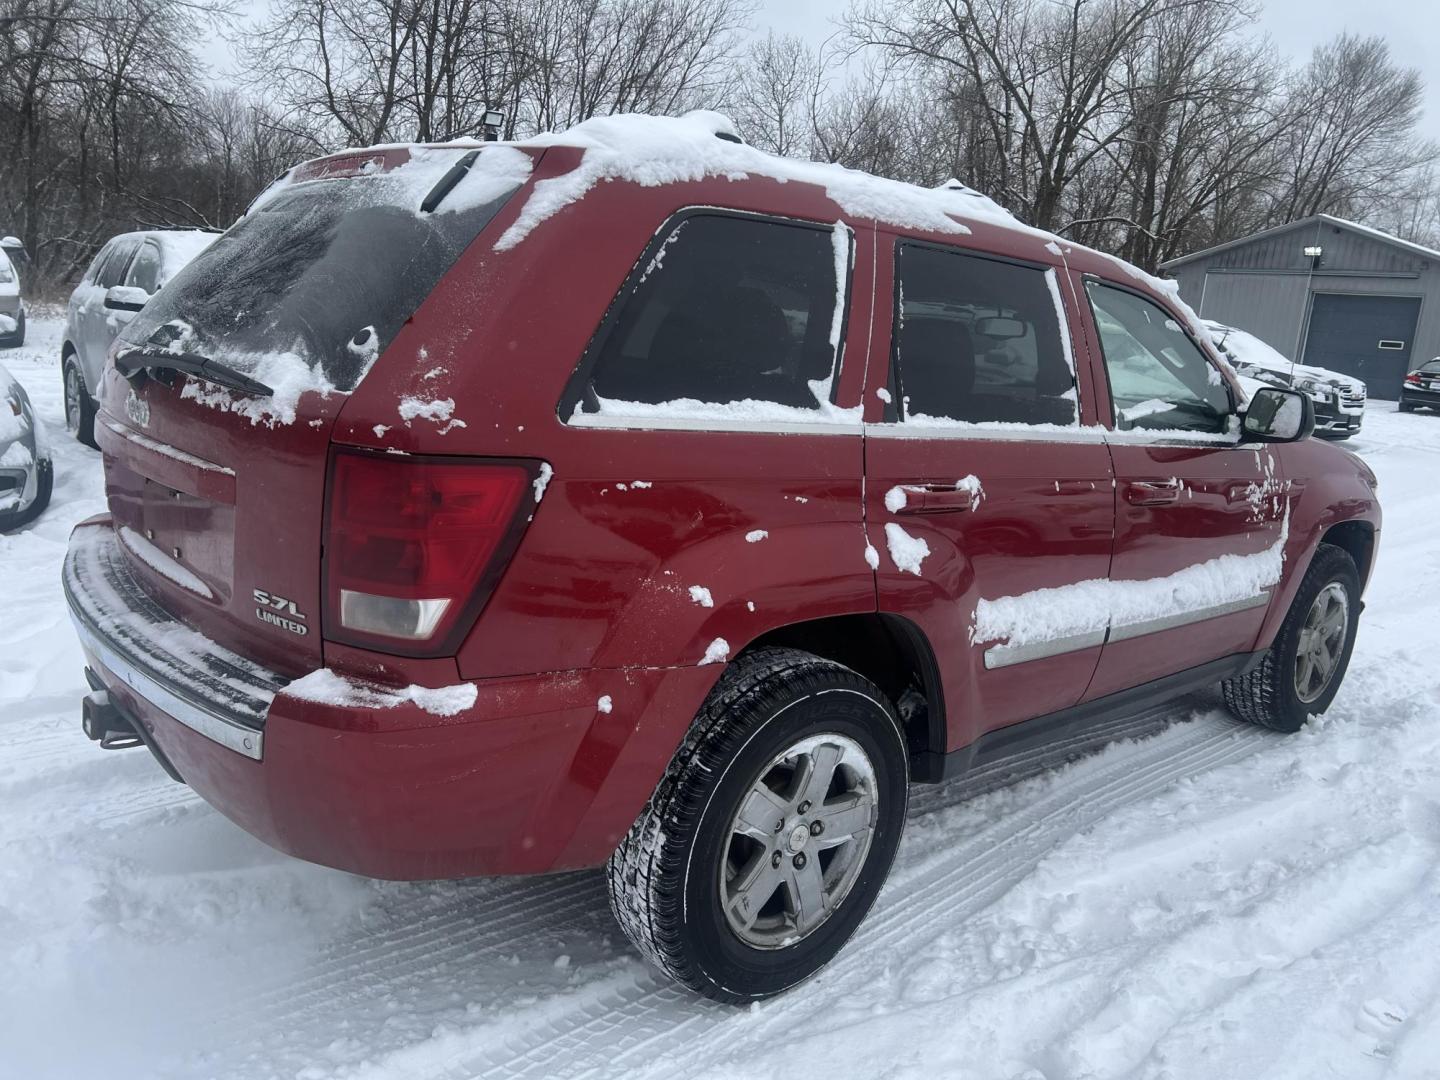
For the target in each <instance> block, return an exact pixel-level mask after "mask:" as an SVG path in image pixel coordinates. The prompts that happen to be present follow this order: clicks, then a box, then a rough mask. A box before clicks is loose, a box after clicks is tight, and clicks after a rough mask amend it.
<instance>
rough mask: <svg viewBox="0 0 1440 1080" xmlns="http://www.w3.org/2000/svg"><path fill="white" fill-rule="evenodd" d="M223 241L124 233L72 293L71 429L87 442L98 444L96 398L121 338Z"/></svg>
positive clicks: (177, 232) (184, 233) (193, 234)
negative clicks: (197, 259) (167, 285)
mask: <svg viewBox="0 0 1440 1080" xmlns="http://www.w3.org/2000/svg"><path fill="white" fill-rule="evenodd" d="M219 236H220V234H219V233H218V232H204V231H201V230H198V229H164V230H156V231H153V232H132V233H121V234H120V235H119V236H117V237H114V238H113V239H112V240H110V242H109V243H107V244H106V245H105V246H104V247H102V248H101V249H100V253H99V254H98V255H96V256H95V259H94V261H92V262H91V263H90V268H89V269H88V270H86V271H85V276H84V277H83V278H81V279H80V284H79V285H77V286H75V291H74V292H73V293H71V294H70V304H69V310H68V312H67V314H66V318H65V343H64V345H63V346H61V352H60V372H61V376H62V378H63V379H64V380H65V427H66V428H67V429H68V430H69V431H70V432H71V433H72V434H74V436H75V437H76V438H77V439H79V440H80V441H81V442H83V443H88V444H89V445H91V446H94V445H95V395H96V393H97V392H98V391H99V389H100V374H101V372H102V371H103V370H104V368H105V357H106V356H107V355H108V354H109V352H110V344H111V342H113V341H114V340H115V335H116V334H118V333H119V332H120V330H121V329H122V328H123V327H124V326H125V324H126V323H128V322H129V321H130V320H131V319H132V318H134V317H135V313H136V312H138V311H139V310H140V309H141V308H143V307H144V306H145V304H146V302H147V301H148V300H149V299H150V297H152V296H154V295H155V294H156V293H157V292H159V291H160V289H161V288H162V287H164V285H165V283H166V282H167V281H169V280H170V279H171V278H173V277H174V276H175V275H176V274H177V273H179V272H180V270H181V269H182V268H183V267H184V266H185V264H186V263H188V262H189V261H190V260H191V259H193V258H195V256H196V255H199V254H200V252H202V251H204V250H205V249H206V248H207V247H209V246H210V245H211V244H213V243H214V242H215V240H216V239H217V238H218V237H219Z"/></svg>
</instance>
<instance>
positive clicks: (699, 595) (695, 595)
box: [690, 585, 715, 607]
mask: <svg viewBox="0 0 1440 1080" xmlns="http://www.w3.org/2000/svg"><path fill="white" fill-rule="evenodd" d="M690 599H691V600H693V601H694V602H695V603H697V604H699V605H700V606H701V607H714V606H715V598H714V597H713V596H711V595H710V590H709V589H707V588H705V586H704V585H691V586H690Z"/></svg>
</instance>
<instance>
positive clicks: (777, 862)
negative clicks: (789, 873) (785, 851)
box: [770, 851, 783, 870]
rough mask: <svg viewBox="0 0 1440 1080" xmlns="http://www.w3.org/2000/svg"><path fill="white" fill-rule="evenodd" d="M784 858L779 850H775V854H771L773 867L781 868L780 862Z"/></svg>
mask: <svg viewBox="0 0 1440 1080" xmlns="http://www.w3.org/2000/svg"><path fill="white" fill-rule="evenodd" d="M782 858H783V856H781V854H780V852H778V851H777V852H775V854H774V855H771V856H770V865H771V866H772V867H774V868H775V869H776V870H779V869H780V862H781V859H782Z"/></svg>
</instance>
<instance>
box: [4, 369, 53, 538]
mask: <svg viewBox="0 0 1440 1080" xmlns="http://www.w3.org/2000/svg"><path fill="white" fill-rule="evenodd" d="M54 480H55V472H54V468H53V466H52V465H51V463H50V451H49V450H48V449H47V448H46V447H45V445H44V443H43V442H42V441H41V436H40V426H39V425H38V424H37V423H36V422H35V413H34V410H32V409H31V408H30V398H29V397H28V396H27V395H26V393H25V388H24V387H22V386H21V385H20V384H19V383H18V382H16V381H15V379H14V377H13V376H12V375H11V374H10V372H8V371H6V370H5V367H4V365H3V364H0V532H8V531H9V530H11V529H18V528H19V527H20V526H21V525H28V524H29V523H30V522H32V521H34V520H35V519H36V518H37V517H39V516H40V513H41V511H43V510H44V509H45V507H47V506H49V505H50V490H51V487H52V486H53V484H54Z"/></svg>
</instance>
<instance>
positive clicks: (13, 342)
mask: <svg viewBox="0 0 1440 1080" xmlns="http://www.w3.org/2000/svg"><path fill="white" fill-rule="evenodd" d="M24 344H25V309H24V308H21V309H20V311H19V312H18V313H17V314H16V316H15V332H14V333H13V334H11V335H9V336H8V337H6V338H3V339H0V345H3V346H5V347H6V348H9V349H18V348H19V347H20V346H21V345H24Z"/></svg>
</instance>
